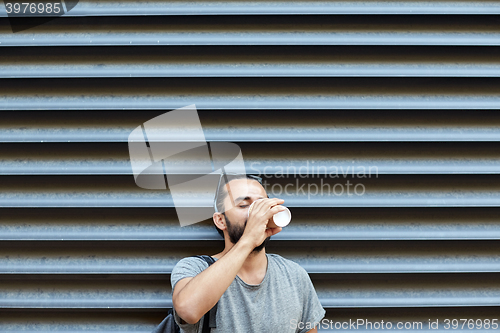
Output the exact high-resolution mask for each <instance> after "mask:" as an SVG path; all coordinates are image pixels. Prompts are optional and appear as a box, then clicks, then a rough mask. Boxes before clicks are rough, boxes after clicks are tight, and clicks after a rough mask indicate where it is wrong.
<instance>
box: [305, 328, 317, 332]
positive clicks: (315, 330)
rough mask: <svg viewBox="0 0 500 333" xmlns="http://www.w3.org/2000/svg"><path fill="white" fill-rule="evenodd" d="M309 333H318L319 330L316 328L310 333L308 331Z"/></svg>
mask: <svg viewBox="0 0 500 333" xmlns="http://www.w3.org/2000/svg"><path fill="white" fill-rule="evenodd" d="M307 333H318V329H317V328H316V327H315V328H313V329H312V330H310V331H307Z"/></svg>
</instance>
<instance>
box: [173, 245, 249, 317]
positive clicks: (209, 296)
mask: <svg viewBox="0 0 500 333" xmlns="http://www.w3.org/2000/svg"><path fill="white" fill-rule="evenodd" d="M252 249H253V248H252V247H251V244H250V243H249V242H238V243H237V244H236V245H235V246H233V247H232V248H231V250H229V252H228V253H226V255H225V256H223V257H222V258H220V259H218V260H217V261H216V262H215V263H213V264H212V265H210V267H209V268H207V269H205V270H204V271H203V272H201V273H200V274H198V275H196V276H195V277H192V278H185V279H182V280H180V281H179V282H177V284H176V285H175V288H174V291H173V294H172V303H173V305H174V308H175V311H176V312H177V314H178V315H179V317H181V318H182V319H183V320H184V321H186V322H187V323H189V324H195V323H197V322H198V321H199V320H200V319H201V317H203V315H204V314H205V313H207V312H208V311H209V310H210V309H211V308H212V307H213V306H214V305H215V304H216V303H217V302H218V301H219V299H220V297H221V296H222V294H224V292H225V291H226V289H227V288H228V287H229V286H230V285H231V283H232V282H233V280H234V278H235V277H236V274H238V271H239V270H240V268H241V266H242V265H243V262H244V261H245V259H246V258H247V257H248V255H249V254H250V252H251V251H252ZM214 281H217V283H214Z"/></svg>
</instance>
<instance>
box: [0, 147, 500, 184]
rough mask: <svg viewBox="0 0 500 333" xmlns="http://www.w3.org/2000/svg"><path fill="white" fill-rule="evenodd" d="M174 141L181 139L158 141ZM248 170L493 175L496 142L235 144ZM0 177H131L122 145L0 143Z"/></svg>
mask: <svg viewBox="0 0 500 333" xmlns="http://www.w3.org/2000/svg"><path fill="white" fill-rule="evenodd" d="M164 144H165V145H169V144H170V145H175V144H177V145H180V144H182V143H180V142H177V143H164ZM239 147H240V149H241V153H242V155H243V157H244V161H245V162H244V164H245V168H246V170H247V171H248V172H251V173H255V174H263V175H266V176H269V177H272V176H281V175H286V174H289V173H292V174H293V175H299V174H300V175H311V177H314V176H321V175H330V176H331V177H333V175H345V174H352V173H353V172H354V173H355V174H358V173H359V172H363V173H368V172H371V173H376V174H499V173H500V152H499V151H498V147H497V143H495V142H492V143H460V144H456V143H435V142H433V143H399V142H398V143H396V142H392V143H373V142H370V143H319V142H315V143H295V144H290V143H265V144H264V143H240V144H239ZM0 156H1V157H2V160H0V170H1V171H0V175H132V174H133V171H132V168H131V162H130V160H131V159H132V158H133V157H131V156H130V153H129V147H128V145H127V144H110V143H107V144H104V143H101V144H99V145H98V146H97V145H95V144H83V143H71V144H68V143H60V144H58V143H44V144H43V145H40V144H2V145H0ZM203 162H204V161H200V160H197V159H196V158H194V157H191V159H188V158H187V157H186V156H177V157H175V156H174V157H172V158H168V159H167V161H166V163H168V170H169V171H168V172H169V174H189V173H195V174H196V173H199V172H200V170H203V167H204V165H203Z"/></svg>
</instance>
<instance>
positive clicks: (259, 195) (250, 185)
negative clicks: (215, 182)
mask: <svg viewBox="0 0 500 333" xmlns="http://www.w3.org/2000/svg"><path fill="white" fill-rule="evenodd" d="M227 190H229V191H230V192H231V193H228V195H227V196H226V198H225V199H224V207H226V212H225V213H224V216H225V218H226V226H227V233H228V235H229V240H230V241H231V243H233V244H236V243H237V242H238V241H239V240H240V238H241V236H242V235H243V232H244V231H245V227H246V225H247V220H248V207H250V205H251V204H252V202H254V201H255V200H258V199H263V198H267V194H266V191H265V190H264V187H263V186H262V185H260V184H259V182H258V181H256V180H251V179H246V178H243V179H234V180H231V181H230V182H229V183H228V184H226V191H227ZM233 198H236V199H235V200H234V204H233V203H232V199H233ZM270 238H271V237H267V238H266V239H265V240H264V242H262V244H260V245H259V246H257V247H255V248H254V249H253V252H260V251H261V250H262V249H263V248H264V247H265V246H266V245H267V243H268V242H269V240H270Z"/></svg>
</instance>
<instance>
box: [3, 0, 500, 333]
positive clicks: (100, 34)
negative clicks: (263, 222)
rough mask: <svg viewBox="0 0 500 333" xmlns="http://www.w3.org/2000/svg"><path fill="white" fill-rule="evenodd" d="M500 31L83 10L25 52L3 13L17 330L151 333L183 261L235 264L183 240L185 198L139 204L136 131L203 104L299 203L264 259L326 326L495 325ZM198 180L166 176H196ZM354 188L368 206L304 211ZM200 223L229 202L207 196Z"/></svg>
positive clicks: (7, 312)
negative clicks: (292, 273) (281, 271)
mask: <svg viewBox="0 0 500 333" xmlns="http://www.w3.org/2000/svg"><path fill="white" fill-rule="evenodd" d="M498 13H500V2H499V1H434V2H431V1H391V2H387V1H333V0H332V1H267V2H265V1H226V2H223V3H222V2H216V1H211V0H207V1H194V2H185V1H148V2H131V1H114V2H113V1H105V0H84V1H80V2H79V4H78V5H77V6H76V7H75V8H73V9H72V10H71V11H70V12H69V13H68V14H67V15H65V16H63V17H61V18H57V19H54V20H52V21H50V22H47V23H45V24H43V25H41V26H38V27H35V28H32V29H28V30H25V31H20V32H17V33H12V31H11V30H10V26H9V20H8V19H7V18H6V17H5V16H6V15H5V12H4V4H3V3H1V4H0V16H3V17H0V110H1V112H0V331H1V332H6V333H14V332H15V333H18V332H19V333H20V332H58V333H62V332H64V333H70V332H71V333H76V332H82V331H93V332H103V333H110V332H124V333H125V332H144V333H145V332H151V330H152V329H153V327H154V326H155V325H157V324H158V323H159V322H160V321H161V320H162V319H163V317H164V316H165V314H166V312H167V309H168V308H169V307H171V305H172V304H171V287H170V273H171V271H172V268H173V266H174V265H175V263H176V262H177V261H178V260H180V259H181V258H183V257H186V256H189V255H194V254H214V253H217V252H219V251H221V250H222V246H223V244H222V242H221V240H220V236H219V235H218V233H217V232H216V231H215V229H214V228H213V223H212V222H211V221H210V220H205V221H203V222H201V223H198V224H194V225H189V226H186V227H183V228H181V227H180V225H179V221H178V218H177V215H176V211H175V208H174V206H173V199H172V196H171V194H170V191H169V190H168V189H167V190H166V191H162V190H145V189H142V188H140V187H138V186H137V185H136V184H135V182H134V178H133V174H132V169H131V165H130V160H129V158H130V157H129V155H128V154H129V152H128V146H127V139H128V135H129V134H130V132H131V131H132V130H133V129H134V128H136V127H137V126H139V125H140V124H142V123H144V122H145V121H147V120H149V119H151V118H154V117H156V116H158V115H160V114H163V113H165V112H167V111H170V110H172V109H175V108H179V107H183V106H186V105H190V104H196V107H197V108H198V109H199V110H200V111H199V116H200V121H201V124H202V126H203V129H204V134H205V138H206V140H207V141H210V142H215V141H227V142H237V143H238V145H239V146H240V147H241V149H242V152H243V155H244V159H245V165H246V167H247V170H248V171H249V172H251V173H254V174H258V173H260V174H264V175H265V176H266V175H269V177H265V180H266V181H267V182H268V184H269V186H268V192H269V194H270V195H273V196H279V197H283V198H284V199H285V205H286V206H288V207H290V209H291V211H292V214H293V219H292V222H291V224H290V226H288V227H287V228H285V229H284V230H283V231H282V232H280V233H279V234H277V235H276V236H274V237H273V241H272V242H271V243H270V245H269V247H268V249H267V251H268V252H270V253H278V254H280V255H282V256H284V257H286V258H289V259H292V260H294V261H295V262H297V263H299V264H300V265H301V266H303V267H304V268H305V269H306V270H307V271H308V272H309V274H310V276H311V279H312V281H313V283H314V285H315V287H316V290H317V292H318V296H319V298H320V301H321V302H322V304H323V306H324V307H325V309H326V310H327V315H326V319H327V320H331V321H332V322H333V323H334V324H335V323H338V324H342V323H344V322H348V321H349V320H350V319H351V320H357V319H365V320H371V321H378V322H380V321H381V320H383V321H384V322H387V321H391V322H393V323H394V325H396V323H397V322H406V323H408V322H417V323H422V325H423V326H421V327H418V326H414V327H411V328H407V329H406V330H410V331H426V330H427V331H433V332H445V331H446V332H449V331H450V330H447V329H445V326H444V320H445V319H447V318H448V319H460V318H468V319H470V318H472V319H481V320H483V322H484V320H485V319H494V318H496V317H497V316H498V313H499V309H500V283H499V282H498V281H499V276H500V264H499V262H500V261H499V260H498V254H499V253H500V245H498V240H499V239H500V218H499V216H500V215H499V213H500V163H499V162H500V152H499V149H498V146H497V143H498V141H500V114H499V113H498V112H497V110H498V109H499V108H500V60H499V59H500V58H499V55H500V49H498V45H500V21H499V20H498V17H497V16H495V14H498ZM492 14H493V15H492ZM183 162H185V161H182V160H175V159H174V160H170V161H169V163H170V164H169V167H170V169H171V170H172V172H173V173H179V174H185V173H186V174H187V173H190V172H192V171H193V170H194V169H193V167H194V166H195V164H194V163H195V162H192V161H191V169H190V168H189V166H186V165H183ZM361 167H364V168H365V170H366V171H367V172H368V171H371V172H370V173H371V175H372V177H368V178H358V177H356V172H357V171H359V168H361ZM370 167H372V168H374V169H369V168H370ZM332 168H333V169H332ZM354 168H358V169H354ZM304 170H305V171H304ZM331 172H338V173H339V174H340V177H339V178H332V177H330V173H331ZM353 172H354V174H353ZM282 173H283V174H284V176H285V177H284V178H281V177H277V176H276V174H282ZM346 182H350V184H351V185H352V187H354V186H355V185H357V184H362V185H364V187H365V192H364V193H363V195H348V194H347V193H345V192H344V193H338V192H334V193H331V192H329V193H327V194H326V195H324V194H323V193H321V194H319V193H318V192H316V193H315V194H314V193H309V195H308V194H307V189H308V188H309V189H312V190H313V191H314V189H316V188H317V189H320V188H325V186H326V188H327V187H328V186H330V187H333V186H334V185H335V184H336V183H341V184H345V183H346ZM288 183H292V186H291V187H290V193H276V192H273V190H272V189H271V185H273V184H278V185H281V187H284V186H285V185H286V184H288ZM301 186H304V187H305V189H304V191H306V193H304V192H302V191H301V190H300V188H301ZM182 205H183V206H186V207H192V209H203V208H205V207H210V206H211V205H212V202H211V198H207V197H205V196H203V195H202V194H201V193H199V192H196V191H195V192H193V193H186V194H185V196H184V197H183V200H182ZM429 319H431V320H433V321H435V320H436V319H439V321H440V323H441V324H440V326H439V327H438V328H437V329H432V330H429V328H428V321H429ZM344 325H345V324H344ZM339 330H340V331H342V330H344V331H347V330H350V328H349V327H344V328H342V327H338V328H337V329H334V328H333V326H330V327H325V326H323V327H320V331H323V332H334V331H339ZM351 330H352V328H351ZM367 331H373V332H375V331H377V332H379V331H381V330H380V329H372V330H369V329H368V330H367ZM388 331H390V330H388ZM454 331H458V330H454ZM251 333H260V332H251Z"/></svg>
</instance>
